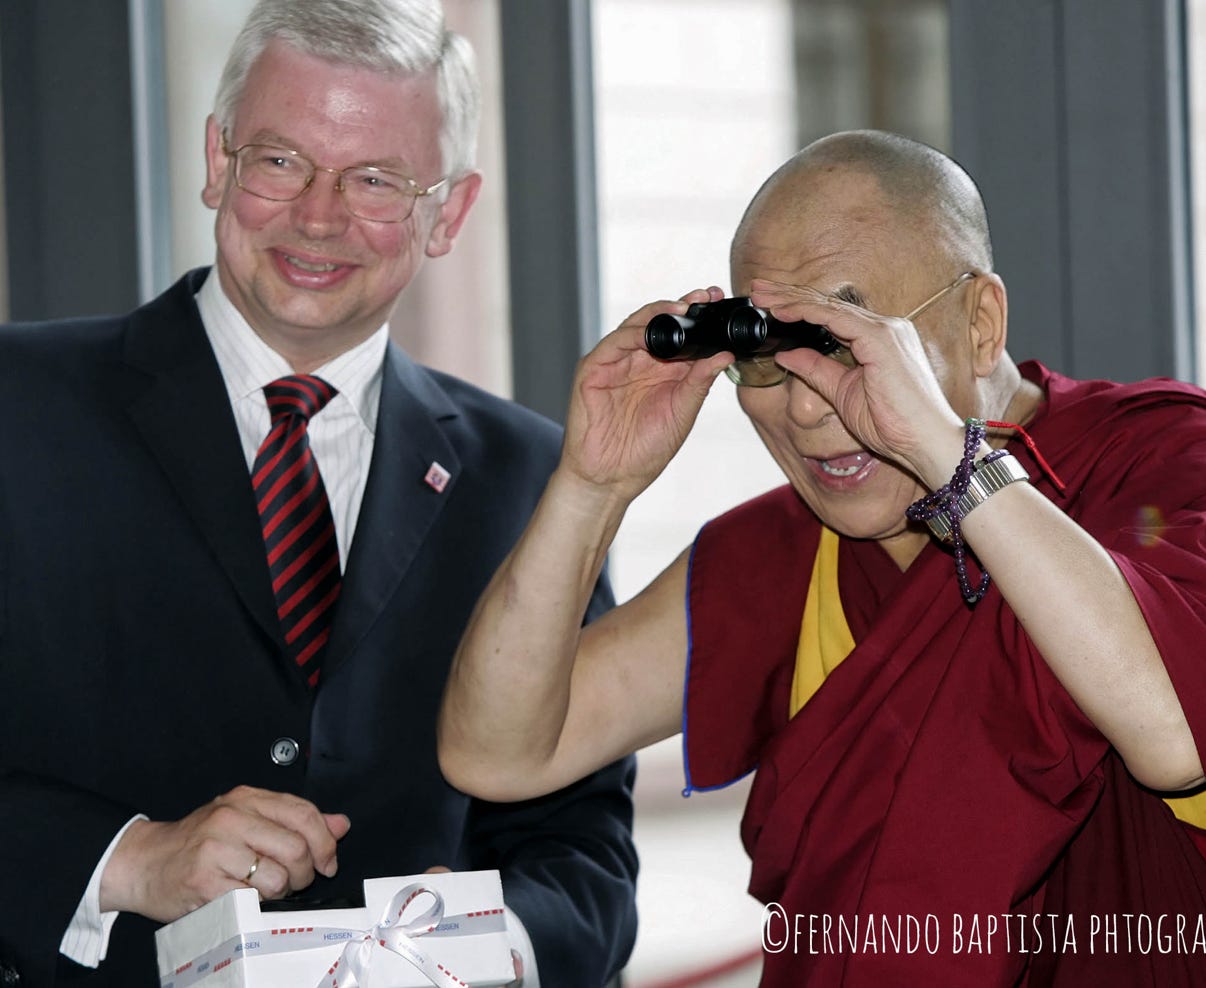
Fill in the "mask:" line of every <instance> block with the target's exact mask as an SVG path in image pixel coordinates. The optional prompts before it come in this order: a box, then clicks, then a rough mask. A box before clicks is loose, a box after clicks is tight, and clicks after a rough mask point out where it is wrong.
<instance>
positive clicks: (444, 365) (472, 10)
mask: <svg viewBox="0 0 1206 988" xmlns="http://www.w3.org/2000/svg"><path fill="white" fill-rule="evenodd" d="M252 3H253V0H211V2H209V3H205V4H186V3H180V4H175V3H172V4H165V5H164V44H165V48H166V58H165V62H166V66H165V70H166V73H167V89H168V131H169V135H168V139H169V156H170V162H171V176H172V194H171V202H172V271H173V273H174V274H178V273H179V272H182V271H184V270H186V269H188V268H192V267H196V266H198V265H203V264H212V263H213V257H214V241H213V220H214V214H213V213H212V212H211V211H210V210H208V209H206V208H205V207H204V206H203V205H202V203H201V199H200V195H201V189H202V187H203V186H204V184H205V120H206V117H207V116H208V115H209V113H210V111H211V110H212V109H213V100H214V93H215V91H216V90H217V87H218V77H219V75H220V74H221V72H222V65H223V64H224V62H225V61H226V53H227V51H228V50H229V49H230V45H231V42H232V41H233V40H234V37H235V35H236V34H237V33H238V31H239V28H240V27H242V25H243V21H244V19H245V18H246V16H247V14H248V12H249V11H250V10H251V7H252ZM444 9H445V15H446V18H447V21H448V25H449V27H451V28H452V29H453V30H454V31H459V32H460V33H461V34H464V35H465V36H466V37H467V38H468V39H469V40H470V41H471V42H472V44H473V48H474V51H475V52H476V53H477V62H478V72H479V74H480V75H481V79H482V90H483V94H484V97H485V103H484V105H483V107H482V129H481V135H480V140H479V142H478V167H480V168H481V170H482V171H483V173H484V174H485V184H484V186H483V188H482V194H481V195H480V196H479V197H478V200H477V203H476V204H475V205H474V207H473V212H472V213H471V214H470V217H469V220H468V221H467V222H466V224H465V226H464V228H463V230H462V232H461V235H460V236H459V237H458V239H457V244H456V249H455V250H454V251H453V252H452V253H451V254H450V255H448V256H446V257H441V258H437V259H434V260H431V261H429V262H428V263H426V264H424V265H423V267H422V269H421V270H420V271H419V274H418V276H417V277H416V278H415V280H414V282H412V283H411V284H410V285H409V286H407V289H406V291H405V292H404V293H403V296H402V299H401V301H400V302H399V305H398V307H397V309H396V310H395V312H394V315H393V317H392V318H391V320H390V330H391V333H392V335H393V337H394V338H395V339H396V340H397V341H398V342H399V343H401V344H402V346H403V347H405V349H406V351H407V352H408V353H409V354H410V355H411V356H412V357H414V358H415V359H416V360H418V361H419V362H421V363H425V364H428V365H430V366H434V367H437V368H440V369H441V370H447V371H450V372H452V373H455V374H457V375H458V376H460V377H463V378H466V379H467V380H470V381H472V382H473V383H475V384H478V385H480V386H481V387H484V388H486V389H487V390H489V391H493V392H494V393H496V394H502V395H509V394H510V392H511V355H510V346H511V343H510V332H509V328H508V327H509V318H508V312H509V305H510V303H509V301H508V291H507V262H506V256H507V242H506V230H507V227H506V191H505V190H506V186H505V184H504V171H503V148H502V82H501V79H500V59H499V32H498V0H444Z"/></svg>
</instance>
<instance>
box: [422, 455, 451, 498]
mask: <svg viewBox="0 0 1206 988" xmlns="http://www.w3.org/2000/svg"><path fill="white" fill-rule="evenodd" d="M423 479H424V480H425V481H426V482H427V486H428V487H430V488H431V489H432V490H433V491H435V492H436V493H437V494H443V493H444V488H445V487H447V486H448V481H449V480H451V479H452V474H450V473H449V472H448V471H447V470H445V469H444V468H443V467H442V466H440V465H439V463H437V462H436V461H435V460H432V461H431V466H429V467H428V468H427V476H426V477H424V478H423Z"/></svg>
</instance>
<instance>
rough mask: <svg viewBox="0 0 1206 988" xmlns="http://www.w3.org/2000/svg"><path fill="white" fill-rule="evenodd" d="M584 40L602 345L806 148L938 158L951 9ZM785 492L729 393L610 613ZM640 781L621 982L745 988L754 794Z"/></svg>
mask: <svg viewBox="0 0 1206 988" xmlns="http://www.w3.org/2000/svg"><path fill="white" fill-rule="evenodd" d="M1204 2H1206V0H1204ZM594 38H595V53H594V57H595V65H594V70H595V86H596V106H595V114H596V130H597V149H598V150H597V154H598V162H597V164H598V182H599V207H600V208H599V228H600V240H601V245H600V258H601V265H602V293H601V294H602V298H603V310H604V325H605V326H606V327H612V326H615V325H618V324H619V323H620V322H621V321H622V319H623V318H624V317H625V316H626V315H627V314H628V313H629V312H631V311H633V310H634V309H636V308H637V307H639V306H640V305H643V304H644V303H645V302H648V301H650V300H652V299H656V298H673V297H677V296H679V295H682V294H683V293H684V292H686V291H688V290H690V289H692V288H699V287H705V286H707V285H711V284H717V285H720V286H721V287H723V288H725V289H726V291H727V290H729V272H728V249H729V240H730V238H731V236H732V233H733V230H734V229H735V227H736V225H737V223H738V221H739V219H740V218H741V215H742V212H743V211H744V209H745V206H746V204H747V203H748V201H749V199H750V198H751V196H752V195H753V193H754V192H755V191H756V189H757V188H758V186H759V185H760V184H761V182H762V181H763V179H765V178H766V177H767V176H768V175H769V174H770V173H771V172H772V171H773V170H774V169H775V168H777V167H778V166H779V165H780V164H781V163H782V162H783V161H784V160H785V159H786V158H787V157H788V156H790V155H791V154H792V153H793V152H794V151H795V150H796V149H797V148H799V147H801V146H802V145H803V144H806V143H808V142H809V141H811V140H813V139H814V138H816V137H819V136H822V135H824V134H826V133H830V132H832V131H835V130H842V129H848V128H854V127H882V128H886V129H891V130H897V131H900V132H902V133H906V134H908V135H910V136H912V137H916V138H918V139H920V140H923V141H926V142H927V143H930V144H934V145H936V146H938V147H942V148H945V147H947V146H948V145H949V130H950V122H949V121H950V109H949V96H948V93H949V81H948V80H949V69H948V60H947V56H946V51H947V6H946V2H945V0H901V2H894V3H884V2H879V0H743V2H742V3H740V4H738V3H733V2H731V0H594ZM781 483H783V476H782V474H781V473H780V471H779V470H778V468H777V467H776V466H775V464H774V463H773V461H772V460H771V458H770V456H769V454H768V453H767V452H766V451H765V449H764V448H763V446H762V443H761V442H760V441H759V439H758V437H757V435H756V434H755V433H754V431H753V428H752V427H751V426H750V425H749V423H748V421H747V420H746V419H745V417H744V415H743V414H742V413H741V411H740V409H739V407H738V406H737V402H736V399H735V396H734V389H733V386H732V385H731V384H730V383H729V382H728V381H727V380H726V379H724V378H723V377H722V378H721V379H720V380H718V381H717V382H716V385H715V386H714V388H713V392H712V394H711V395H710V396H709V398H708V401H707V402H706V403H705V405H704V408H703V411H702V413H701V414H700V417H699V420H698V423H697V425H696V427H695V429H694V430H693V432H692V434H691V436H690V438H689V439H688V440H687V443H686V445H685V446H684V447H683V450H682V451H681V452H680V453H679V455H678V457H677V458H676V459H675V460H674V462H673V463H672V464H671V466H670V467H669V469H667V470H666V472H665V473H664V474H663V475H662V476H661V477H660V478H659V479H658V480H657V481H656V482H655V483H654V484H653V485H652V486H651V487H650V488H649V490H648V491H646V492H645V493H644V494H642V495H641V497H639V498H638V499H637V500H636V502H635V503H634V504H633V505H632V508H631V509H630V511H629V513H628V516H627V517H626V519H625V521H624V524H623V526H622V527H621V529H620V532H619V535H618V537H617V539H616V544H615V548H614V550H613V553H612V557H611V572H612V578H613V581H614V583H615V586H616V592H617V596H618V597H619V598H620V599H621V600H623V599H626V598H628V597H630V596H632V595H633V594H634V593H636V592H637V591H639V590H640V589H641V588H643V587H644V586H645V585H646V584H647V583H648V582H649V581H650V580H652V579H653V578H654V577H655V576H656V575H657V573H658V572H660V571H661V569H662V568H664V567H665V566H666V565H667V564H669V563H670V562H671V561H672V560H673V559H674V558H675V557H676V556H677V555H678V553H679V552H681V551H682V550H683V549H684V548H685V547H686V546H688V545H689V544H690V542H691V541H692V539H693V538H694V536H695V533H696V532H697V531H698V529H699V526H700V525H701V524H702V523H703V522H705V521H706V520H707V519H709V518H711V517H713V516H714V515H717V514H719V513H721V512H722V511H724V510H726V509H727V508H730V507H732V506H734V505H736V504H738V503H740V502H741V501H744V500H746V499H748V498H749V497H752V496H754V495H756V494H759V493H761V492H763V491H765V490H768V489H769V488H771V487H774V486H778V485H779V484H781ZM640 761H641V770H640V775H639V778H638V783H637V822H636V839H637V845H638V849H639V850H640V853H641V860H642V878H641V883H640V886H639V891H638V897H639V903H638V905H639V908H640V912H641V917H642V924H641V928H640V931H639V933H638V938H637V947H636V951H635V953H634V955H633V959H632V963H631V965H630V968H629V972H628V973H629V976H630V979H631V980H632V981H633V983H642V982H643V981H648V980H656V979H661V978H667V979H668V978H672V977H682V976H686V975H688V974H691V973H693V972H696V973H697V972H701V971H706V970H708V969H709V968H715V967H717V966H723V965H725V964H728V963H731V964H732V965H734V969H733V970H732V971H730V972H729V973H728V974H726V975H724V976H723V978H720V977H717V978H716V979H715V980H712V979H709V980H708V981H707V982H706V983H708V984H715V985H718V986H719V985H724V986H726V988H739V986H746V985H749V986H753V985H756V984H757V981H758V969H759V966H760V965H759V959H758V953H757V950H758V947H759V929H760V918H761V909H760V907H759V906H758V904H757V903H755V902H754V901H753V899H751V898H750V897H749V896H748V895H747V894H746V893H745V887H746V884H747V882H748V877H749V862H748V859H747V858H746V856H745V852H744V851H743V850H742V849H741V847H740V844H739V841H738V836H737V834H738V824H739V818H740V813H741V807H742V804H743V802H744V797H745V793H746V792H747V790H748V782H746V783H741V784H739V785H737V786H734V787H732V788H731V789H729V790H726V791H724V792H721V793H705V794H699V795H697V796H693V797H692V798H691V799H690V800H684V799H682V798H681V796H680V795H679V791H680V790H681V788H682V784H683V776H682V769H681V764H680V748H679V741H678V740H677V739H673V740H671V741H668V742H664V743H663V744H661V745H655V746H654V747H652V748H649V749H647V750H646V751H644V752H642V753H641V756H640ZM699 861H706V862H707V868H706V869H701V868H700V867H699V866H698V862H699Z"/></svg>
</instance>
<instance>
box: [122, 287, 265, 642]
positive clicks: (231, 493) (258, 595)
mask: <svg viewBox="0 0 1206 988" xmlns="http://www.w3.org/2000/svg"><path fill="white" fill-rule="evenodd" d="M204 275H205V272H204V271H192V272H190V273H189V274H187V275H186V276H185V277H184V278H182V279H181V280H180V281H178V282H177V283H176V285H175V286H174V287H173V288H171V289H170V290H169V291H168V292H167V293H166V294H165V295H163V296H161V297H160V298H158V299H156V300H155V301H153V302H151V303H150V304H148V305H147V306H144V307H143V308H141V309H139V310H138V311H137V312H135V313H134V314H133V315H132V316H131V318H130V327H129V331H128V333H127V336H126V352H125V356H126V361H127V363H128V364H130V365H132V366H134V367H137V368H139V369H140V370H142V371H143V372H145V373H147V374H150V375H151V380H150V384H149V387H147V388H146V389H145V390H143V391H141V393H139V394H138V395H137V396H136V397H134V398H133V399H132V400H131V401H130V403H129V405H128V412H129V415H130V418H131V419H132V420H133V422H134V425H135V427H136V428H137V429H138V431H139V432H140V433H141V434H142V437H143V439H144V440H145V441H146V443H147V445H148V446H149V447H150V449H151V452H152V453H153V454H154V456H155V458H156V459H157V460H158V461H159V464H160V466H161V467H162V468H163V471H164V473H166V474H167V476H168V479H169V481H170V482H171V484H172V487H173V488H174V489H175V491H176V493H177V495H178V496H179V498H180V500H181V502H183V504H184V507H185V509H186V511H187V512H188V513H189V515H190V516H191V517H192V519H193V521H194V522H195V523H196V525H197V527H198V528H199V529H200V530H201V532H202V535H203V536H204V538H205V540H206V542H207V543H208V544H209V546H210V548H211V549H212V550H213V553H214V555H215V556H216V557H217V559H218V561H219V563H220V564H221V565H222V568H223V569H224V570H225V571H226V574H227V576H228V577H229V578H230V581H231V583H232V584H233V585H234V588H235V590H236V591H237V592H238V594H239V597H240V598H241V599H242V601H243V603H244V604H245V605H246V607H247V609H248V610H249V611H250V612H251V614H252V615H253V617H254V618H255V620H256V621H257V623H259V625H260V626H261V627H262V628H263V629H264V631H265V633H266V634H267V635H268V636H269V637H270V638H271V639H272V640H273V641H275V642H276V643H277V644H278V645H279V646H280V647H281V648H282V649H283V647H284V643H283V640H282V636H281V631H280V621H279V619H278V618H277V615H276V602H275V600H274V599H273V596H272V585H271V581H270V579H269V576H268V563H267V560H266V558H265V554H264V543H263V534H262V533H261V531H260V524H259V517H258V515H257V514H256V509H255V497H254V494H253V492H252V489H251V482H250V479H249V477H248V473H247V464H246V462H245V461H244V459H243V453H242V447H241V445H240V442H239V435H238V429H237V427H236V425H235V421H234V415H233V413H232V412H231V408H230V400H229V398H228V397H227V393H226V388H225V386H224V384H223V383H222V375H221V373H220V371H219V370H218V365H217V362H216V361H215V359H214V356H213V352H212V350H211V349H210V346H209V340H208V339H207V337H206V335H205V329H204V327H203V326H202V325H201V317H200V315H199V314H198V312H197V307H196V304H195V302H194V301H193V295H194V294H195V293H196V291H197V289H198V288H200V286H201V283H202V280H203V278H204Z"/></svg>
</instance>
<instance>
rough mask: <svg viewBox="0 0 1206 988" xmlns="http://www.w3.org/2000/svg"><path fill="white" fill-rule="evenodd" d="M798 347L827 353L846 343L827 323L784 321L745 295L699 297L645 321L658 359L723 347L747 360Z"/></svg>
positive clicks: (705, 354)
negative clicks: (683, 311) (709, 299)
mask: <svg viewBox="0 0 1206 988" xmlns="http://www.w3.org/2000/svg"><path fill="white" fill-rule="evenodd" d="M799 347H807V348H809V349H811V350H817V351H819V352H820V353H824V354H837V353H838V351H840V350H842V349H843V345H842V343H841V342H840V341H839V340H838V339H837V338H836V337H834V336H833V335H832V334H831V333H830V332H829V330H827V329H826V328H825V327H824V326H817V325H815V324H814V323H810V322H780V321H779V320H778V319H776V318H774V316H772V315H771V314H770V313H768V312H767V311H766V310H765V309H759V308H758V307H757V306H756V305H754V304H753V303H752V302H751V301H750V300H749V299H748V298H745V297H740V298H722V299H721V300H720V301H718V302H695V303H693V304H692V305H690V306H688V308H687V311H686V314H684V315H681V316H676V315H673V314H672V313H669V312H663V313H662V314H661V315H657V316H654V317H653V318H652V319H650V320H649V323H648V325H647V326H646V327H645V349H647V350H648V351H649V352H650V353H651V354H652V355H653V356H655V357H657V358H658V359H659V360H695V359H697V358H699V357H711V356H713V355H714V354H717V353H721V352H722V351H725V350H727V351H728V352H729V353H731V354H732V355H733V357H734V358H735V359H736V360H748V359H749V358H750V357H755V356H759V355H761V354H771V353H776V352H777V351H779V350H794V349H797V348H799Z"/></svg>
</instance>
